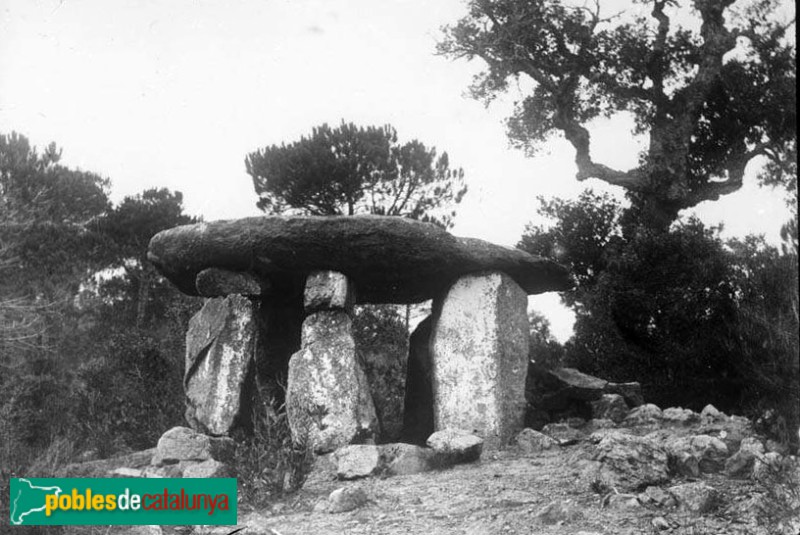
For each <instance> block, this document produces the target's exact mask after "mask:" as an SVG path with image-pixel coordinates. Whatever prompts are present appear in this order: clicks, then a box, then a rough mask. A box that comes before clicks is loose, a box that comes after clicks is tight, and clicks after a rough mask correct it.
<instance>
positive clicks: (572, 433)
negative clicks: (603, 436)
mask: <svg viewBox="0 0 800 535" xmlns="http://www.w3.org/2000/svg"><path fill="white" fill-rule="evenodd" d="M542 433H544V434H545V435H547V436H549V437H552V438H554V439H555V440H557V441H558V444H559V445H560V446H571V445H572V444H577V443H578V442H580V441H581V440H583V439H584V438H586V433H584V432H583V431H579V430H577V429H575V428H574V427H570V426H569V425H568V424H565V423H557V424H547V425H546V426H544V427H543V428H542Z"/></svg>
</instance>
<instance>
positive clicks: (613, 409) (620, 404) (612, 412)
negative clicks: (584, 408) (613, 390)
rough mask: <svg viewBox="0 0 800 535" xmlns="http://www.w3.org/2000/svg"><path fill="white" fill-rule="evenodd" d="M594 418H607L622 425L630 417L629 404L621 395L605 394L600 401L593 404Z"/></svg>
mask: <svg viewBox="0 0 800 535" xmlns="http://www.w3.org/2000/svg"><path fill="white" fill-rule="evenodd" d="M591 405H592V418H598V419H599V418H605V419H608V420H611V421H613V422H614V423H617V424H618V423H620V422H622V420H624V419H625V417H626V416H627V415H628V411H629V409H628V404H627V403H625V399H624V398H623V397H622V396H621V395H619V394H603V395H602V396H601V397H600V399H598V400H596V401H592V402H591Z"/></svg>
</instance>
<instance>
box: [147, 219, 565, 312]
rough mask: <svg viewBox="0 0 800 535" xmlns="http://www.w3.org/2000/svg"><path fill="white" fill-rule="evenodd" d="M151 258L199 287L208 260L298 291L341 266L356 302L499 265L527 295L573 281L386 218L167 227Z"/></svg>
mask: <svg viewBox="0 0 800 535" xmlns="http://www.w3.org/2000/svg"><path fill="white" fill-rule="evenodd" d="M147 256H148V259H149V260H150V261H151V262H152V263H153V264H154V265H155V266H156V267H157V268H158V270H159V271H160V272H161V273H162V274H163V275H164V276H165V277H167V278H168V279H169V280H170V281H172V282H173V283H174V284H175V285H176V286H177V287H178V288H180V289H181V291H183V292H184V293H187V294H189V295H198V293H199V292H198V289H197V286H196V279H197V275H198V274H199V273H200V272H201V271H203V270H205V269H208V268H221V269H226V270H230V271H234V272H242V273H247V274H250V275H254V276H255V277H258V278H261V279H263V280H265V281H266V282H267V283H268V284H266V285H265V287H266V286H269V287H272V288H277V289H280V288H285V287H287V286H295V287H297V288H300V289H301V290H302V288H303V284H304V283H305V279H306V276H307V275H308V274H309V273H311V272H312V271H318V270H331V271H338V272H340V273H343V274H344V275H346V276H347V277H349V278H350V279H351V280H352V281H353V282H354V283H355V285H356V288H357V299H358V302H359V303H390V302H391V303H416V302H420V301H424V300H426V299H430V298H432V297H434V296H435V295H436V294H437V293H438V292H440V291H441V290H442V289H443V288H446V287H448V286H449V285H450V284H451V283H452V282H453V281H454V280H456V279H457V278H459V277H460V276H462V275H465V274H469V273H474V272H479V271H487V270H490V271H501V272H503V273H506V274H507V275H509V276H510V277H511V278H512V279H514V281H515V282H516V283H517V284H518V285H519V286H520V287H521V288H522V289H523V290H524V291H525V292H526V293H528V294H536V293H541V292H546V291H560V290H566V289H568V288H569V287H570V286H571V284H570V279H569V275H568V272H567V270H566V269H565V268H564V267H562V266H560V265H558V264H556V263H554V262H552V261H550V260H546V259H543V258H538V257H535V256H532V255H530V254H528V253H526V252H524V251H521V250H519V249H512V248H508V247H502V246H500V245H495V244H492V243H488V242H485V241H482V240H477V239H473V238H457V237H455V236H453V235H451V234H449V233H448V232H447V231H445V230H443V229H441V228H439V227H437V226H435V225H432V224H429V223H423V222H420V221H415V220H412V219H406V218H402V217H387V216H326V217H314V216H307V217H282V216H269V217H251V218H245V219H238V220H232V221H215V222H212V223H198V224H195V225H185V226H180V227H176V228H173V229H169V230H165V231H162V232H159V233H158V234H156V235H155V236H154V237H153V239H152V240H151V241H150V247H149V249H148V253H147Z"/></svg>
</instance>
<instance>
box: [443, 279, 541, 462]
mask: <svg viewBox="0 0 800 535" xmlns="http://www.w3.org/2000/svg"><path fill="white" fill-rule="evenodd" d="M527 303H528V300H527V294H526V293H525V291H524V290H522V288H520V287H519V285H517V284H516V283H515V282H514V281H513V280H512V279H511V277H509V276H507V275H505V274H503V273H499V272H483V273H479V274H474V275H468V276H465V277H462V278H460V279H458V281H456V282H455V284H453V285H452V286H451V287H450V289H449V290H448V292H447V294H446V296H445V297H444V299H443V300H442V301H441V302H439V303H436V304H435V315H434V322H433V333H432V338H431V354H432V356H433V397H434V425H435V428H436V430H442V429H446V428H459V429H465V430H470V431H473V432H474V433H475V434H477V435H478V436H480V437H482V438H483V439H484V440H485V441H486V444H487V446H489V447H498V446H500V445H502V444H505V443H507V442H508V441H509V440H510V439H511V438H512V437H513V436H514V435H515V434H516V433H517V432H518V431H519V430H520V429H522V427H523V421H524V415H525V376H526V372H527V364H528V337H529V331H528V318H527V314H526V309H527Z"/></svg>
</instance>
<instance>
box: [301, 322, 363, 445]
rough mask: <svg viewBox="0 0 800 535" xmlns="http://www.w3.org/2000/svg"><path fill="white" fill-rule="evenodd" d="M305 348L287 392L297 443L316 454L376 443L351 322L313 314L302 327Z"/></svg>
mask: <svg viewBox="0 0 800 535" xmlns="http://www.w3.org/2000/svg"><path fill="white" fill-rule="evenodd" d="M301 346H302V347H301V349H300V351H298V352H297V353H295V354H294V355H293V356H292V358H291V360H290V361H289V380H288V383H289V384H288V388H287V391H286V410H287V415H288V418H289V426H290V427H291V430H292V436H293V437H294V440H295V441H298V442H301V443H305V444H306V445H307V446H308V447H310V448H311V449H312V450H313V451H314V452H316V453H318V454H320V453H327V452H331V451H334V450H335V449H337V448H339V447H341V446H346V445H348V444H358V443H365V442H369V441H372V440H374V438H375V436H376V434H377V430H378V420H377V417H376V414H375V407H374V405H373V402H372V397H371V396H370V393H369V387H368V385H367V378H366V376H365V374H364V371H363V369H362V368H361V365H360V364H359V362H358V359H357V358H356V348H355V342H354V340H353V333H352V323H351V320H350V317H349V316H348V315H347V314H345V313H344V312H318V313H316V314H312V315H311V316H309V317H308V318H306V320H305V321H304V322H303V332H302V342H301Z"/></svg>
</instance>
